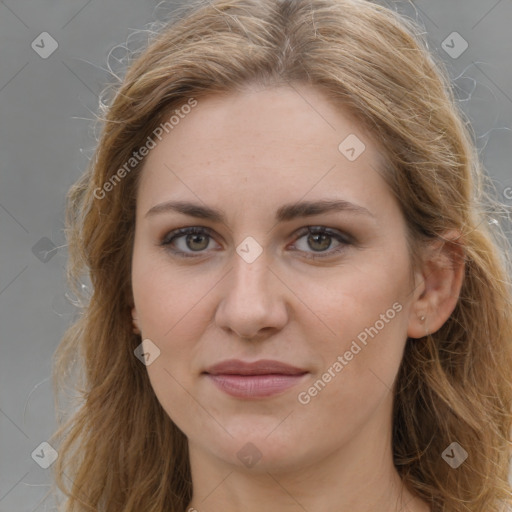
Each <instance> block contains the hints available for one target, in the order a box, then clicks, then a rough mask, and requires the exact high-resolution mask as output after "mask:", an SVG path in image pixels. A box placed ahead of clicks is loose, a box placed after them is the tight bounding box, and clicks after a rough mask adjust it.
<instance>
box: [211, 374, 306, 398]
mask: <svg viewBox="0 0 512 512" xmlns="http://www.w3.org/2000/svg"><path fill="white" fill-rule="evenodd" d="M305 375H306V374H305V373H304V374H301V375H281V374H272V375H227V374H224V375H210V374H207V377H208V378H209V379H210V380H211V381H212V382H213V383H214V384H215V385H216V386H217V387H218V388H219V389H221V390H222V391H224V392H225V393H227V394H228V395H231V396H234V397H237V398H265V397H268V396H273V395H277V394H279V393H282V392H283V391H286V390H287V389H289V388H291V387H293V386H295V385H296V384H297V383H298V382H300V381H301V380H302V378H303V377H304V376H305Z"/></svg>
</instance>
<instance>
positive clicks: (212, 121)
mask: <svg viewBox="0 0 512 512" xmlns="http://www.w3.org/2000/svg"><path fill="white" fill-rule="evenodd" d="M483 185H484V181H483V172H482V169H481V167H480V163H479V161H478V157H477V154H476V151H475V149H474V146H473V144H472V139H471V134H470V133H469V132H468V131H467V129H466V125H465V123H464V121H463V119H462V116H461V114H460V112H459V111H458V109H457V107H456V106H455V102H454V99H453V96H452V93H451V90H450V85H449V80H448V78H447V74H446V72H445V71H444V70H443V68H442V66H440V65H439V64H436V63H435V62H434V60H433V58H432V56H431V55H430V54H429V53H428V51H427V49H426V46H425V44H424V42H423V40H422V39H421V38H420V37H419V36H418V35H417V30H416V27H415V26H414V25H413V24H412V23H411V22H409V21H406V20H405V19H401V18H399V16H398V15H397V14H396V13H394V12H392V11H390V10H388V9H386V8H383V7H380V6H378V5H375V4H373V3H370V2H367V1H363V0H293V1H292V0H283V1H278V0H218V1H214V2H211V3H202V4H200V5H198V6H196V7H194V8H193V9H191V10H190V12H187V13H186V15H185V16H183V17H182V18H181V19H180V20H178V21H176V22H174V23H172V24H170V25H169V26H168V27H167V28H165V29H164V30H162V31H161V32H160V33H159V34H158V35H157V36H156V37H155V38H154V40H153V41H151V43H150V44H149V46H148V47H147V49H146V50H145V51H144V52H143V53H142V54H141V55H139V56H138V57H137V59H136V60H135V61H134V62H133V64H132V65H131V66H130V68H129V70H128V72H127V74H126V77H125V78H124V80H123V83H122V84H121V86H120V88H119V90H118V92H117V94H116V96H115V97H114V99H113V100H112V103H111V105H110V106H109V108H108V111H107V113H106V119H105V124H104V128H103V132H102V135H101V139H100V141H99V145H98V149H97V154H96V158H95V159H94V161H93V162H92V165H91V167H90V169H89V170H88V172H87V173H85V174H84V176H83V177H82V178H81V179H80V181H79V182H78V183H77V184H76V185H75V186H74V187H73V189H72V190H71V192H70V197H69V209H68V213H69V216H68V223H69V248H70V278H71V282H72V283H73V284H74V285H75V286H76V285H78V283H79V281H80V277H81V276H82V275H83V271H84V270H89V271H90V278H91V282H92V285H93V294H92V297H91V298H90V301H89V302H88V304H87V305H86V307H85V308H84V311H83V315H82V316H81V317H80V319H79V320H78V321H77V322H76V324H75V325H74V326H73V327H71V328H70V330H69V331H68V332H67V333H66V336H65V338H64V339H63V341H62V344H61V346H60V347H59V349H58V352H57V358H56V367H55V375H56V378H57V380H56V389H57V390H58V389H60V388H61V387H62V386H63V385H64V382H63V377H64V374H65V373H66V372H67V371H68V370H69V365H70V363H71V361H72V359H73V358H74V357H75V356H76V354H77V353H79V354H80V360H79V362H80V363H81V365H82V366H81V368H82V371H83V375H82V380H81V382H80V383H79V386H80V388H81V392H82V398H83V400H82V403H81V404H80V408H79V409H78V410H77V411H75V412H74V413H73V415H72V416H71V417H70V418H69V421H68V423H66V424H63V425H62V426H61V428H60V430H59V431H58V432H57V433H56V434H55V437H56V438H57V440H58V441H59V445H58V446H59V448H58V449H59V458H58V460H57V462H56V464H55V467H56V477H57V483H58V485H59V487H60V488H61V489H62V490H63V491H64V492H65V493H66V494H67V495H68V497H69V499H68V501H67V504H66V508H64V509H63V510H66V511H82V510H83V511H85V510H102V511H109V512H111V511H121V510H122V511H141V510H144V511H154V512H164V511H165V512H169V511H179V512H183V511H185V510H188V511H199V512H203V511H204V512H212V511H221V510H222V511H223V512H231V511H239V510H244V511H251V512H252V511H260V510H289V511H299V510H302V511H303V510H307V511H315V512H331V511H341V510H343V511H357V512H359V511H377V510H378V511H380V512H383V511H386V512H387V511H394V512H398V511H403V512H405V511H409V512H426V511H430V512H437V511H440V510H443V511H449V512H462V511H471V512H497V511H503V510H506V509H507V507H508V506H510V504H511V503H512V500H511V489H510V485H509V482H508V481H507V475H508V462H509V457H510V448H509V441H510V430H511V409H510V405H511V403H512V389H511V377H510V368H511V365H512V344H511V332H512V306H511V295H510V282H509V280H508V274H507V270H508V269H509V267H508V264H507V263H506V262H505V258H504V255H505V249H504V243H503V245H502V244H501V242H499V241H500V240H501V241H503V237H501V238H500V236H499V232H498V231H497V229H498V228H497V226H496V225H495V224H492V223H491V222H490V221H491V219H490V218H489V217H487V216H486V214H485V212H484V208H485V203H484V201H483V189H484V186H483ZM490 228H492V230H493V231H492V232H491V229H490Z"/></svg>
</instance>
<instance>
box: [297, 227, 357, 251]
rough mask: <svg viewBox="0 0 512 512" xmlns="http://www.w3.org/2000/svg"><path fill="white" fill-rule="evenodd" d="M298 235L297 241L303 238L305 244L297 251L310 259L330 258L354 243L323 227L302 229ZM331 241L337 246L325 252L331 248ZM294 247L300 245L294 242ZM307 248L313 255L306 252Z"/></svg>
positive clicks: (342, 235)
mask: <svg viewBox="0 0 512 512" xmlns="http://www.w3.org/2000/svg"><path fill="white" fill-rule="evenodd" d="M298 235H299V238H298V239H297V240H298V241H300V240H301V239H303V238H305V242H306V243H305V244H302V248H300V247H299V251H301V252H305V253H307V255H306V256H305V257H306V258H310V259H318V258H327V257H331V256H333V255H335V254H339V253H340V252H342V251H344V250H345V249H346V248H347V246H349V245H353V243H354V241H353V239H352V238H351V237H350V236H349V235H347V234H345V233H342V232H340V231H333V230H331V229H329V228H326V227H324V226H308V227H306V228H304V229H302V230H301V231H300V232H299V233H298ZM306 237H307V238H306ZM333 239H335V240H336V241H337V242H338V246H336V247H335V248H334V249H333V250H330V251H327V249H329V248H330V247H331V245H332V240H333ZM294 245H295V246H297V245H301V244H297V242H295V244H294ZM308 248H310V249H312V250H313V253H310V252H308V250H307V249H308ZM315 253H316V254H315Z"/></svg>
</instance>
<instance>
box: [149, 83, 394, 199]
mask: <svg viewBox="0 0 512 512" xmlns="http://www.w3.org/2000/svg"><path fill="white" fill-rule="evenodd" d="M176 109H178V110H179V106H178V107H175V109H174V110H176ZM186 110H187V112H189V113H187V114H182V115H181V116H180V118H179V122H177V123H176V124H175V125H174V126H173V128H172V130H171V131H169V133H167V134H165V135H164V136H163V138H162V141H161V142H158V144H157V145H156V147H155V148H154V149H152V150H151V152H150V153H149V155H148V157H147V158H146V161H145V164H144V168H143V171H142V176H141V182H140V190H139V199H140V202H143V203H144V205H143V206H144V207H146V206H147V207H150V206H152V205H153V204H154V203H155V202H157V201H158V200H164V199H166V196H167V195H169V193H170V192H175V191H179V192H178V193H180V194H186V195H188V196H190V198H193V197H194V195H195V196H196V197H195V199H197V198H202V197H204V198H211V197H212V196H215V198H216V199H217V200H220V201H227V200H229V201H231V202H233V201H234V200H235V197H234V194H235V193H236V196H237V197H238V198H239V200H240V201H241V202H242V203H243V202H247V201H249V202H255V201H257V202H258V203H259V204H271V203H272V200H273V199H275V200H276V201H278V200H279V201H280V200H281V199H282V198H283V196H287V197H289V198H294V197H295V198H296V199H297V200H298V199H300V198H301V197H302V196H304V195H305V194H308V195H311V194H313V195H314V194H316V193H325V192H332V191H339V192H340V193H343V196H344V199H347V200H352V201H355V200H356V199H358V200H359V202H361V201H363V202H364V197H365V196H372V195H375V194H376V193H377V192H378V191H379V190H380V191H381V192H383V188H387V187H386V184H385V182H384V180H383V179H382V176H381V168H382V159H381V153H382V152H381V151H380V150H379V147H378V145H377V144H375V143H374V142H373V141H372V140H371V139H370V137H369V135H368V133H367V132H366V130H364V129H363V128H362V127H361V126H360V124H359V123H358V122H357V121H356V119H355V118H354V117H353V116H352V115H350V114H349V113H348V112H346V111H344V110H343V108H342V107H339V108H335V107H334V105H333V104H332V102H331V101H329V99H328V98H327V97H326V96H325V94H324V93H323V91H321V90H319V89H316V88H314V87H312V86H305V85H300V86H299V85H294V86H284V87H272V88H256V87H252V88H247V89H245V90H243V91H237V92H229V93H217V94H212V95H208V96H205V97H202V98H198V99H197V106H195V107H194V108H193V109H192V110H189V109H186ZM388 194H389V191H388ZM388 199H389V198H388ZM150 203H151V204H150ZM246 204H247V203H246Z"/></svg>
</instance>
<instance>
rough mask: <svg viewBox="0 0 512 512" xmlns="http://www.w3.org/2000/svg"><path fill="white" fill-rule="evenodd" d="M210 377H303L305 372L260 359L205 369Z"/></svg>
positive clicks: (231, 361) (220, 364)
mask: <svg viewBox="0 0 512 512" xmlns="http://www.w3.org/2000/svg"><path fill="white" fill-rule="evenodd" d="M205 373H209V374H210V375H303V374H305V373H307V370H304V369H301V368H297V367H295V366H291V365H289V364H286V363H281V362H280V361H273V360H270V359H261V360H259V361H254V362H252V363H247V362H244V361H240V360H238V359H230V360H228V361H222V362H220V363H217V364H215V365H213V366H210V367H209V368H207V369H206V371H205Z"/></svg>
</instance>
